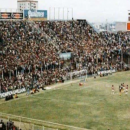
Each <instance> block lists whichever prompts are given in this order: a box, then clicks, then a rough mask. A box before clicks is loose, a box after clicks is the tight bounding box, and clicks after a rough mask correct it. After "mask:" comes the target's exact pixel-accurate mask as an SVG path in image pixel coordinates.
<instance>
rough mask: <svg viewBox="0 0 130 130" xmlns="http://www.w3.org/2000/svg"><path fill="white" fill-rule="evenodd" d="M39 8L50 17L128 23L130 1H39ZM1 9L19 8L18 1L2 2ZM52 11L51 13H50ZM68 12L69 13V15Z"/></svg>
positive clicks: (2, 0) (3, 0) (0, 3)
mask: <svg viewBox="0 0 130 130" xmlns="http://www.w3.org/2000/svg"><path fill="white" fill-rule="evenodd" d="M38 2H39V4H38V8H39V9H42V10H48V17H49V18H50V19H54V7H55V18H56V19H57V18H58V10H59V19H63V8H64V18H65V19H67V14H68V18H69V19H71V18H72V9H73V18H74V19H86V20H87V21H89V22H95V23H98V22H106V20H107V22H119V21H122V22H123V21H124V22H126V21H128V10H130V0H38ZM58 7H59V9H58ZM0 8H14V9H16V8H17V0H0ZM67 8H68V11H67ZM49 11H50V13H49ZM67 12H68V13H67Z"/></svg>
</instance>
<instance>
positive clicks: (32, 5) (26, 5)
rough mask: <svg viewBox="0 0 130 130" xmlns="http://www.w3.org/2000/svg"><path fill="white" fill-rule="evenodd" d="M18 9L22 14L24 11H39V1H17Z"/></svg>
mask: <svg viewBox="0 0 130 130" xmlns="http://www.w3.org/2000/svg"><path fill="white" fill-rule="evenodd" d="M17 9H18V10H20V11H21V12H22V11H23V10H24V9H28V10H37V9H38V0H17Z"/></svg>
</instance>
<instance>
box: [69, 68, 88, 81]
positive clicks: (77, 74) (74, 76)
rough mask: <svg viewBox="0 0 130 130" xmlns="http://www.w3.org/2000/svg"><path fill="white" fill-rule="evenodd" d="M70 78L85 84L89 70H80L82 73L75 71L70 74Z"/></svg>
mask: <svg viewBox="0 0 130 130" xmlns="http://www.w3.org/2000/svg"><path fill="white" fill-rule="evenodd" d="M68 76H69V77H70V80H73V79H80V82H85V81H86V79H87V77H88V76H87V70H86V69H84V70H80V71H74V72H70V73H68Z"/></svg>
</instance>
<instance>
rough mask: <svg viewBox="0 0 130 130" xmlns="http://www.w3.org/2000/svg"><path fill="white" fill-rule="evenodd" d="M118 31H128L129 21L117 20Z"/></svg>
mask: <svg viewBox="0 0 130 130" xmlns="http://www.w3.org/2000/svg"><path fill="white" fill-rule="evenodd" d="M116 31H117V32H118V31H127V23H126V22H116Z"/></svg>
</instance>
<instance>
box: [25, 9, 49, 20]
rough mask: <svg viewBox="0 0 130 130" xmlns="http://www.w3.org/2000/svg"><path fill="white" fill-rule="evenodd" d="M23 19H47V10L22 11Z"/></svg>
mask: <svg viewBox="0 0 130 130" xmlns="http://www.w3.org/2000/svg"><path fill="white" fill-rule="evenodd" d="M24 18H43V19H47V10H24Z"/></svg>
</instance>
